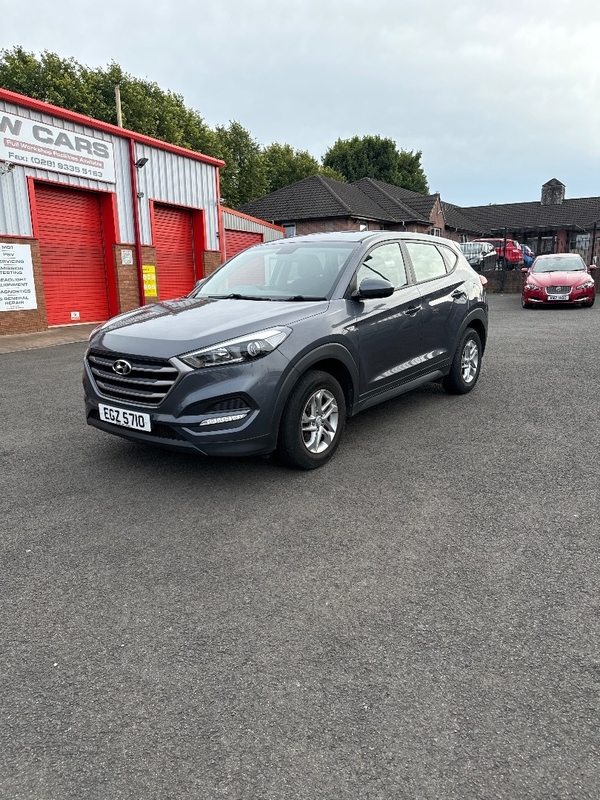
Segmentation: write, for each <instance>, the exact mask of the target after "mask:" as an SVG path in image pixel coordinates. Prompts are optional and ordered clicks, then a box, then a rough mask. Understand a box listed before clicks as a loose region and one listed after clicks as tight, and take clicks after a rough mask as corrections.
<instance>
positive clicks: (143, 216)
mask: <svg viewBox="0 0 600 800" xmlns="http://www.w3.org/2000/svg"><path fill="white" fill-rule="evenodd" d="M139 158H147V159H148V162H147V163H146V164H145V165H144V166H143V167H142V168H141V169H138V170H137V171H136V175H137V189H138V192H143V195H144V196H143V197H141V198H139V212H140V229H141V236H142V243H143V244H152V228H151V221H150V203H149V201H150V200H154V201H155V202H157V203H165V204H168V205H175V206H183V207H185V208H191V209H202V210H203V211H204V224H205V232H206V249H207V250H218V249H219V238H218V197H217V181H216V169H215V167H213V166H211V165H210V164H204V163H203V162H202V161H193V160H192V159H189V158H184V157H183V156H180V155H177V154H176V153H169V152H167V151H165V150H157V149H156V148H152V147H148V146H147V145H142V144H138V143H136V145H135V159H136V161H137V160H138V159H139Z"/></svg>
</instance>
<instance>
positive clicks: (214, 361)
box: [179, 328, 292, 369]
mask: <svg viewBox="0 0 600 800" xmlns="http://www.w3.org/2000/svg"><path fill="white" fill-rule="evenodd" d="M291 332H292V331H291V329H290V328H269V330H266V331H258V333H251V334H248V335H247V336H240V337H239V338H237V339H229V341H227V342H221V343H220V344H213V345H211V347H203V348H202V350H194V351H193V352H192V353H186V354H185V355H183V356H179V358H180V359H181V360H182V361H184V362H185V363H186V364H189V366H190V367H194V369H204V367H222V366H224V365H226V364H242V363H244V362H247V361H256V359H257V358H262V357H263V356H268V355H269V353H272V352H273V350H275V348H277V347H279V345H280V344H281V343H282V342H283V341H285V339H287V337H288V336H289V335H290V333H291Z"/></svg>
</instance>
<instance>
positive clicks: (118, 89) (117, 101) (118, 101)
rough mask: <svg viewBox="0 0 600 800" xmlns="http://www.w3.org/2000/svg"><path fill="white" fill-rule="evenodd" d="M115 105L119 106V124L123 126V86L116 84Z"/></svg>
mask: <svg viewBox="0 0 600 800" xmlns="http://www.w3.org/2000/svg"><path fill="white" fill-rule="evenodd" d="M115 105H116V106H117V125H118V126H119V128H122V127H123V111H122V109H121V86H120V85H119V84H118V83H117V84H115Z"/></svg>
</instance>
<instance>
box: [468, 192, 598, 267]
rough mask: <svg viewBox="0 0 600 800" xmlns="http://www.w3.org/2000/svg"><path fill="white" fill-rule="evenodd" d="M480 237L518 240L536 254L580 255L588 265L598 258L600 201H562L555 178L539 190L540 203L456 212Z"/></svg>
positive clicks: (504, 205)
mask: <svg viewBox="0 0 600 800" xmlns="http://www.w3.org/2000/svg"><path fill="white" fill-rule="evenodd" d="M459 212H460V214H462V215H464V216H465V217H466V218H468V219H469V220H471V222H472V225H473V227H474V229H476V230H479V231H480V232H481V233H480V234H479V235H483V236H503V235H504V234H505V233H506V236H507V238H510V239H517V241H519V242H520V243H521V244H526V245H528V246H529V247H531V249H532V250H533V252H534V253H536V254H541V253H580V255H581V256H582V257H583V258H584V259H585V260H586V261H588V263H591V262H592V260H593V258H594V257H596V258H597V256H598V250H599V246H598V235H597V233H598V226H599V225H600V197H577V198H573V199H570V200H569V199H566V198H565V185H564V183H561V181H559V180H557V179H556V178H552V180H550V181H548V182H547V183H545V184H544V185H543V186H542V192H541V198H540V200H539V201H535V202H529V203H503V204H501V205H494V204H492V205H486V206H471V207H467V208H461V209H459Z"/></svg>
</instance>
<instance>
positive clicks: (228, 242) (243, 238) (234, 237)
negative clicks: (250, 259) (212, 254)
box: [225, 228, 263, 258]
mask: <svg viewBox="0 0 600 800" xmlns="http://www.w3.org/2000/svg"><path fill="white" fill-rule="evenodd" d="M262 240H263V236H262V233H253V232H251V231H234V230H231V229H229V228H226V229H225V258H232V257H233V256H235V255H236V254H237V253H240V252H241V251H242V250H245V249H246V248H247V247H252V245H253V244H260V243H261V242H262Z"/></svg>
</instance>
